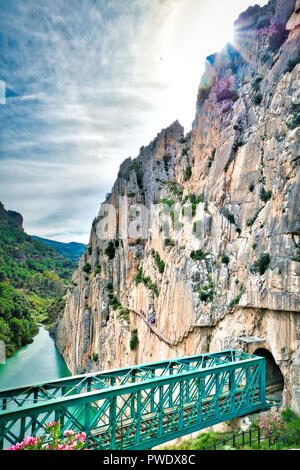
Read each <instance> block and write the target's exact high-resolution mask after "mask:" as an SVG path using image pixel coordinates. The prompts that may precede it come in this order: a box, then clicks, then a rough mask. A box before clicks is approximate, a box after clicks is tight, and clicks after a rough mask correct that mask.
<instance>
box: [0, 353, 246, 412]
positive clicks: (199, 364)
mask: <svg viewBox="0 0 300 470" xmlns="http://www.w3.org/2000/svg"><path fill="white" fill-rule="evenodd" d="M249 357H251V356H250V355H249V354H247V353H244V352H242V351H234V350H226V351H221V352H218V353H209V354H201V355H198V356H190V357H185V358H182V359H174V360H169V361H161V362H154V363H151V364H143V365H139V366H134V367H129V368H128V367H127V368H122V369H115V370H110V371H104V372H99V373H97V374H95V373H91V374H85V375H78V376H73V377H71V378H70V377H67V378H63V379H58V380H55V381H52V382H45V383H41V384H34V385H28V386H23V387H17V388H14V389H9V390H2V391H0V409H2V410H3V409H11V408H14V407H22V406H24V405H25V404H28V403H32V404H35V403H38V402H44V401H48V400H51V399H53V398H59V397H63V396H73V395H76V394H81V393H85V392H89V391H93V390H99V389H103V388H110V387H114V386H116V385H125V384H127V383H131V382H138V381H145V380H152V378H153V376H154V375H155V376H164V375H174V374H180V373H182V372H183V371H185V370H190V369H191V368H194V369H197V370H198V369H199V368H211V367H214V366H217V365H220V364H227V363H231V362H236V361H240V360H245V359H247V358H249Z"/></svg>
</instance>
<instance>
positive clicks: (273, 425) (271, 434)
mask: <svg viewBox="0 0 300 470" xmlns="http://www.w3.org/2000/svg"><path fill="white" fill-rule="evenodd" d="M255 424H256V426H257V427H258V428H259V429H260V431H261V435H262V437H263V439H268V438H269V439H270V440H271V442H272V443H274V442H275V441H276V439H277V437H278V436H279V435H280V433H281V432H282V431H283V430H284V428H285V422H284V420H283V418H282V417H281V416H280V413H278V412H276V411H274V410H272V411H270V412H268V413H262V414H261V415H260V416H259V417H258V418H257V420H256V421H255Z"/></svg>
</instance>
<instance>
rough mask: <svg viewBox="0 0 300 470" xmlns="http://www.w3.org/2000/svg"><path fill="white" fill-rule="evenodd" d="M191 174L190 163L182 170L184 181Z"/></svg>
mask: <svg viewBox="0 0 300 470" xmlns="http://www.w3.org/2000/svg"><path fill="white" fill-rule="evenodd" d="M191 176H192V167H191V165H188V166H187V167H186V169H185V172H184V181H188V180H189V179H190V177H191Z"/></svg>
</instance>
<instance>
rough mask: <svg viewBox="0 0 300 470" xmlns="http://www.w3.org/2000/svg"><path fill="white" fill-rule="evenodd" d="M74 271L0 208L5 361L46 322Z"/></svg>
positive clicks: (0, 327) (0, 320) (0, 330)
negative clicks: (50, 310) (51, 308)
mask: <svg viewBox="0 0 300 470" xmlns="http://www.w3.org/2000/svg"><path fill="white" fill-rule="evenodd" d="M0 204H1V203H0ZM75 268H76V264H75V263H74V262H72V261H70V260H68V259H66V258H64V257H63V256H61V255H59V254H58V253H57V252H56V251H55V250H54V249H53V248H50V247H48V246H46V245H44V244H42V243H40V242H38V241H36V240H34V239H33V238H32V237H30V236H29V235H27V234H26V233H25V232H24V231H23V230H22V227H20V226H19V225H18V224H17V223H16V221H15V220H14V219H13V218H11V217H10V216H9V212H8V211H6V210H5V209H4V207H3V205H2V204H1V205H0V340H1V341H4V342H5V344H6V350H7V351H6V353H7V356H8V357H9V356H10V355H11V354H12V353H13V352H14V351H15V350H17V349H19V348H20V347H22V346H24V345H25V344H27V343H29V342H30V341H31V340H32V336H33V335H34V334H35V333H36V332H37V331H38V327H37V324H36V322H37V321H45V320H46V319H47V317H48V308H49V307H50V306H51V305H52V303H55V302H57V299H58V298H60V297H62V296H63V295H64V293H65V290H66V286H67V284H68V282H69V279H70V277H71V275H72V273H73V271H74V269H75ZM52 316H53V315H52Z"/></svg>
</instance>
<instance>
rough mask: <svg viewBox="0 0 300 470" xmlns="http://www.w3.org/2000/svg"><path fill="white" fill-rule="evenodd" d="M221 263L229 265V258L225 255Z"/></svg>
mask: <svg viewBox="0 0 300 470" xmlns="http://www.w3.org/2000/svg"><path fill="white" fill-rule="evenodd" d="M221 261H222V263H223V264H228V263H229V256H227V255H223V256H222V258H221Z"/></svg>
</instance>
